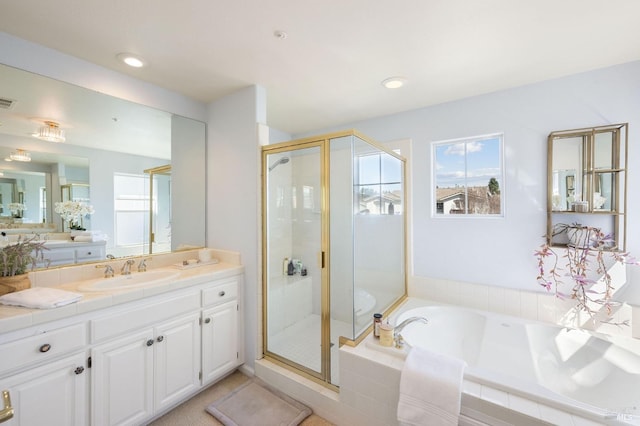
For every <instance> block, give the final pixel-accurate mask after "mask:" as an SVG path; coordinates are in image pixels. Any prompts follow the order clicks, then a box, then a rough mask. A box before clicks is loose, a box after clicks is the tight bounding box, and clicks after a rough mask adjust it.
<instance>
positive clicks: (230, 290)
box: [202, 277, 238, 306]
mask: <svg viewBox="0 0 640 426" xmlns="http://www.w3.org/2000/svg"><path fill="white" fill-rule="evenodd" d="M237 297H238V279H237V278H235V277H234V278H229V279H226V280H221V281H220V283H219V284H216V285H215V286H214V287H211V288H207V289H204V290H202V305H203V306H209V305H217V304H218V303H223V302H227V301H229V300H233V299H236V298H237Z"/></svg>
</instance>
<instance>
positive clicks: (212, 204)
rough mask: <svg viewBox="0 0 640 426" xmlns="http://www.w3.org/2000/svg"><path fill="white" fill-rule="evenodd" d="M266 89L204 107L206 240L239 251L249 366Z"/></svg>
mask: <svg viewBox="0 0 640 426" xmlns="http://www.w3.org/2000/svg"><path fill="white" fill-rule="evenodd" d="M265 104H266V93H265V90H264V89H263V88H261V87H258V86H251V87H247V88H245V89H242V90H239V91H237V92H234V93H232V94H230V95H228V96H225V97H224V98H222V99H220V100H218V101H216V102H213V103H211V105H209V118H208V120H207V124H208V134H207V182H209V184H208V186H207V215H208V221H207V242H208V244H209V246H211V247H215V248H222V249H225V250H233V251H237V252H240V255H241V259H242V263H243V265H244V267H245V274H244V282H245V290H244V306H243V307H242V309H243V310H244V320H245V327H244V330H245V354H246V356H245V360H246V363H247V364H248V365H249V366H250V367H251V368H253V361H254V359H256V358H259V357H260V354H261V353H262V349H261V348H258V347H257V346H258V345H257V332H258V324H259V321H258V306H259V305H258V295H259V294H260V292H259V286H260V283H261V273H260V271H259V270H258V266H259V265H260V264H261V263H260V261H259V256H260V228H261V224H260V217H261V213H260V185H261V184H260V169H261V168H260V148H259V143H258V123H264V122H265V121H266V117H265V116H264V114H265V108H264V105H265Z"/></svg>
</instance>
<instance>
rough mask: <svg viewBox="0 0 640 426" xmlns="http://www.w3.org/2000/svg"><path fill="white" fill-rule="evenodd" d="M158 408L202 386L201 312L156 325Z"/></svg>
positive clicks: (155, 390)
mask: <svg viewBox="0 0 640 426" xmlns="http://www.w3.org/2000/svg"><path fill="white" fill-rule="evenodd" d="M155 336H156V343H155V344H154V347H155V349H154V352H155V376H154V377H155V382H154V393H155V395H154V399H155V410H158V409H160V408H162V407H163V406H164V405H167V404H171V403H172V402H174V401H177V400H179V399H182V398H184V397H185V395H187V394H189V393H192V392H194V391H195V390H196V389H197V388H198V387H199V386H200V378H199V377H198V374H199V373H200V313H199V312H198V313H195V314H191V315H189V316H186V317H182V318H180V319H177V320H174V321H170V322H167V323H164V324H162V325H160V326H158V327H156V329H155Z"/></svg>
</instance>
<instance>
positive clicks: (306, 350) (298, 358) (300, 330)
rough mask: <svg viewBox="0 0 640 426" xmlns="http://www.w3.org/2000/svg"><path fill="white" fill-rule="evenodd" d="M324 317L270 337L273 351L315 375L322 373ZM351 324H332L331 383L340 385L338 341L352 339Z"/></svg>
mask: <svg viewBox="0 0 640 426" xmlns="http://www.w3.org/2000/svg"><path fill="white" fill-rule="evenodd" d="M320 330H321V328H320V315H316V314H311V315H308V316H306V317H305V318H303V319H302V320H300V321H298V322H296V323H295V324H293V325H291V326H289V327H287V328H285V329H284V330H282V331H280V332H278V333H276V334H274V335H273V336H269V343H268V345H269V348H268V349H269V351H270V352H272V353H274V354H278V355H280V356H282V357H284V358H287V359H289V360H291V361H293V362H296V363H298V364H301V365H304V366H305V367H308V368H310V369H312V370H314V371H317V372H319V371H320V365H321V348H320ZM351 334H352V329H351V324H350V323H347V322H344V321H337V320H333V319H332V320H331V343H332V346H331V383H332V384H334V385H336V386H337V385H339V384H340V382H339V374H338V348H339V342H338V339H339V337H340V336H351Z"/></svg>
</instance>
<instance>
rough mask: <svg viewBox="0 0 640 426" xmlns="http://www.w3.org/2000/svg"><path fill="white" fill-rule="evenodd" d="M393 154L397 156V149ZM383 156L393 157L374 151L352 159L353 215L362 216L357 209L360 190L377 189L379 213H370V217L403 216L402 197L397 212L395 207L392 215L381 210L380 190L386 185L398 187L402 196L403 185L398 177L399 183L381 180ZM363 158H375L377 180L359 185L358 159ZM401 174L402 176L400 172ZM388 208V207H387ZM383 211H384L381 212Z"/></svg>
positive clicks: (382, 202) (381, 196)
mask: <svg viewBox="0 0 640 426" xmlns="http://www.w3.org/2000/svg"><path fill="white" fill-rule="evenodd" d="M393 152H394V153H396V154H398V155H399V149H395V150H393ZM383 155H389V156H391V157H394V156H393V155H391V154H389V153H388V152H385V151H375V152H368V153H362V154H357V155H355V157H354V160H355V165H354V183H353V197H354V198H353V203H354V206H353V209H354V214H362V211H361V210H360V209H359V206H360V205H359V203H360V198H359V197H360V195H361V192H360V191H361V190H362V188H366V187H374V186H375V187H378V190H379V191H378V196H377V197H378V204H379V206H378V209H379V212H378V213H372V215H376V216H377V215H389V214H391V215H403V214H405V211H404V209H405V206H404V204H405V200H404V196H403V197H402V203H401V204H400V206H399V210H397V211H395V207H394V212H393V213H389V211H388V209H383V206H384V200H383V194H384V193H383V190H382V188H383V187H384V186H386V185H400V190H401V192H402V193H403V194H404V184H403V178H402V176H400V180H399V181H392V180H389V181H385V180H383V164H382V163H383ZM364 157H377V167H378V179H377V180H375V181H372V182H367V183H360V182H361V181H362V179H361V176H362V174H361V169H360V159H362V158H364ZM401 174H402V170H401ZM387 207H388V206H387ZM383 210H384V211H383Z"/></svg>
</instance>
